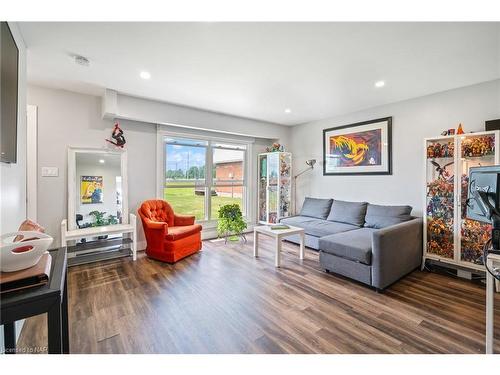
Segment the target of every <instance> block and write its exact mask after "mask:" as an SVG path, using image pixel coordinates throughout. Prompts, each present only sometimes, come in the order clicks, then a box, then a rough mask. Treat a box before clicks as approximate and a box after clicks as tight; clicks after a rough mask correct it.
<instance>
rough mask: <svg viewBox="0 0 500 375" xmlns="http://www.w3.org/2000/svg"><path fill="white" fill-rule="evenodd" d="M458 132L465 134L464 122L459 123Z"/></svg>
mask: <svg viewBox="0 0 500 375" xmlns="http://www.w3.org/2000/svg"><path fill="white" fill-rule="evenodd" d="M457 134H458V135H460V134H464V129H463V128H462V124H458V129H457Z"/></svg>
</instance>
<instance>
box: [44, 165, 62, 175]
mask: <svg viewBox="0 0 500 375" xmlns="http://www.w3.org/2000/svg"><path fill="white" fill-rule="evenodd" d="M58 176H59V168H57V167H42V177H58Z"/></svg>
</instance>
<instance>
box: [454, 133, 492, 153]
mask: <svg viewBox="0 0 500 375" xmlns="http://www.w3.org/2000/svg"><path fill="white" fill-rule="evenodd" d="M494 152H495V137H494V136H490V135H487V136H482V137H473V138H467V139H464V140H463V141H462V157H463V158H465V157H481V156H486V155H492V154H493V153H494Z"/></svg>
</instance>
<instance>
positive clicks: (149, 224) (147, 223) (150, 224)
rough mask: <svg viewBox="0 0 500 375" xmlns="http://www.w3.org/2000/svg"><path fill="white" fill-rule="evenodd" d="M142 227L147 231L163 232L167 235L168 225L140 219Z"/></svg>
mask: <svg viewBox="0 0 500 375" xmlns="http://www.w3.org/2000/svg"><path fill="white" fill-rule="evenodd" d="M142 221H143V223H144V226H145V227H146V228H147V229H151V230H158V231H163V232H165V234H166V233H167V228H168V224H167V223H164V222H160V221H153V220H151V219H148V218H147V217H144V218H142Z"/></svg>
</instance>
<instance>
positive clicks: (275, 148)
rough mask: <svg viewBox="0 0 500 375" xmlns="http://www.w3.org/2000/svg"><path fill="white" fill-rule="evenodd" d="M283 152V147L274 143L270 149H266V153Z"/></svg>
mask: <svg viewBox="0 0 500 375" xmlns="http://www.w3.org/2000/svg"><path fill="white" fill-rule="evenodd" d="M283 151H285V147H283V145H280V144H279V143H277V142H275V143H273V145H272V146H271V147H266V152H283Z"/></svg>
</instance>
